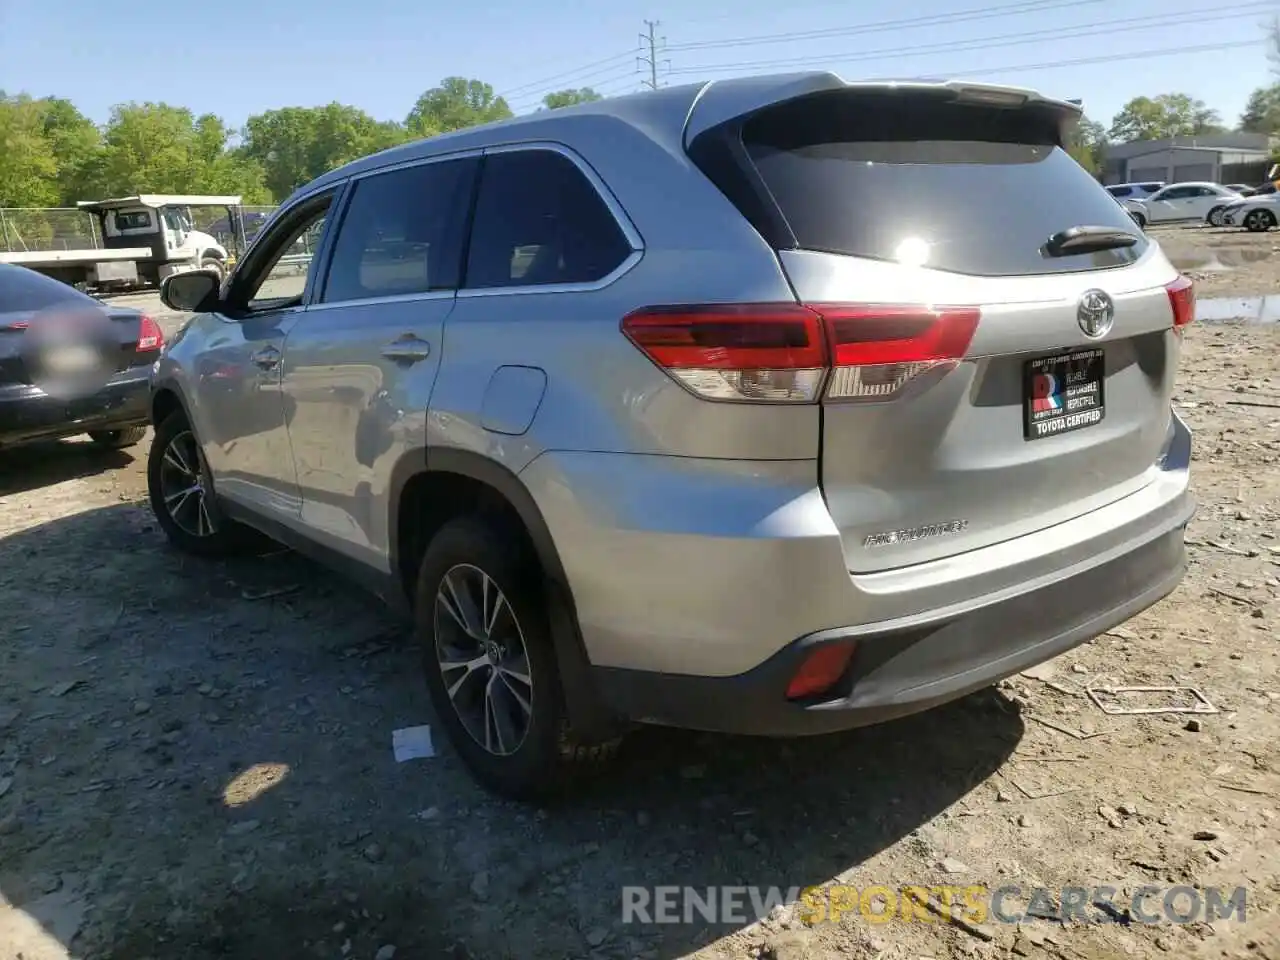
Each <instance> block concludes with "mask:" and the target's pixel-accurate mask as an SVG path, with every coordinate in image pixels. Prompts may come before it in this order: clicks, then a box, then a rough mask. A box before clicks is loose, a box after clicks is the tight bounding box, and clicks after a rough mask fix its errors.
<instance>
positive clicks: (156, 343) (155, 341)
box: [138, 313, 164, 353]
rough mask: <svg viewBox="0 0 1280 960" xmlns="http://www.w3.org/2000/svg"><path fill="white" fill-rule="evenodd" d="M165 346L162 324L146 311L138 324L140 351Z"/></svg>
mask: <svg viewBox="0 0 1280 960" xmlns="http://www.w3.org/2000/svg"><path fill="white" fill-rule="evenodd" d="M163 346H164V333H163V332H162V331H161V330H160V325H159V324H157V323H156V322H155V321H154V320H152V319H151V318H150V317H148V316H147V315H146V314H145V313H144V314H143V315H142V322H141V323H140V324H139V326H138V352H139V353H149V352H150V351H152V350H159V349H160V348H161V347H163Z"/></svg>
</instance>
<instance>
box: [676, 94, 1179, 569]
mask: <svg viewBox="0 0 1280 960" xmlns="http://www.w3.org/2000/svg"><path fill="white" fill-rule="evenodd" d="M1011 100H1013V101H1014V102H1012V103H1010V104H1009V105H1004V104H1001V103H999V102H998V101H997V102H996V103H991V102H986V100H985V95H984V96H982V97H978V96H975V97H974V98H972V99H967V98H964V97H961V96H958V95H957V94H955V93H954V91H952V92H946V91H933V92H928V91H916V92H912V91H906V92H903V91H898V92H888V91H883V90H881V91H879V92H875V91H868V90H866V89H862V90H858V91H854V90H835V91H827V92H823V93H819V94H811V95H808V96H804V97H800V98H795V99H792V100H788V101H786V102H783V103H779V104H775V105H773V106H769V107H766V108H764V109H762V110H759V111H758V112H756V113H754V115H753V116H751V117H750V118H749V119H748V120H747V121H746V122H741V123H739V124H738V125H737V127H738V129H737V136H739V137H740V142H741V143H742V145H743V147H744V152H745V155H746V156H745V163H744V164H743V167H742V169H745V170H746V172H747V174H748V175H749V176H750V177H754V178H758V181H757V182H758V183H759V184H760V185H761V187H762V188H763V190H762V191H760V192H761V193H764V194H766V195H767V196H768V197H769V198H771V200H772V207H771V208H770V212H768V213H761V212H760V210H759V209H757V210H756V211H755V212H754V213H749V214H748V215H749V216H752V215H754V216H755V217H756V218H757V221H758V222H759V223H760V225H761V228H762V230H763V231H764V232H766V234H768V235H769V236H770V237H771V239H772V240H773V242H774V245H775V247H777V248H778V249H779V256H780V259H781V261H782V264H783V266H784V268H785V270H786V272H787V274H788V276H789V277H790V279H791V282H792V284H793V286H794V289H795V291H796V294H797V297H798V299H799V300H800V301H801V302H803V303H805V304H809V305H811V306H813V307H814V309H816V310H817V311H818V312H819V313H820V314H822V315H823V316H824V318H825V326H826V329H827V332H828V337H829V340H830V341H831V352H832V355H833V362H834V364H835V369H834V371H833V373H832V375H831V379H830V381H829V384H828V387H827V391H826V394H825V399H824V401H823V418H822V424H823V425H822V450H821V458H820V471H821V484H822V489H823V493H824V495H825V497H826V500H827V504H828V507H829V509H830V511H831V514H832V516H833V517H834V519H835V521H836V523H837V525H838V526H839V528H840V531H841V534H842V538H843V541H844V548H845V555H846V559H847V561H848V565H849V569H850V570H852V571H856V572H865V571H873V570H880V569H887V568H893V567H900V566H904V565H908V564H913V563H919V562H922V561H928V560H934V559H938V558H940V557H944V556H949V555H954V554H959V553H962V552H964V551H966V550H971V549H974V548H977V547H982V546H985V545H989V544H993V543H997V542H999V541H1002V540H1007V539H1010V538H1013V537H1018V536H1023V535H1026V534H1029V533H1032V532H1034V531H1037V530H1041V529H1044V528H1047V527H1049V526H1051V525H1053V524H1057V523H1062V522H1065V521H1068V520H1070V519H1071V518H1073V517H1076V516H1079V515H1081V514H1083V513H1085V512H1087V511H1089V510H1093V509H1096V508H1098V507H1100V506H1102V505H1104V504H1106V503H1109V502H1112V501H1114V500H1117V499H1119V498H1121V497H1123V496H1125V495H1126V494H1129V493H1132V492H1134V491H1136V490H1137V489H1139V488H1141V487H1142V486H1143V485H1145V484H1146V483H1148V482H1149V481H1150V480H1151V479H1152V477H1153V476H1154V473H1153V470H1154V468H1153V464H1154V463H1155V461H1156V460H1157V458H1158V457H1159V454H1160V451H1161V449H1162V447H1163V444H1164V441H1165V436H1166V431H1167V428H1168V424H1169V403H1170V396H1171V390H1172V383H1173V375H1174V368H1175V363H1176V346H1177V343H1178V339H1177V337H1176V336H1175V334H1174V332H1173V330H1172V326H1173V323H1172V316H1173V311H1172V308H1171V301H1170V294H1169V292H1168V291H1167V289H1166V285H1167V284H1169V283H1170V282H1172V281H1175V280H1176V279H1177V274H1176V272H1175V271H1174V270H1173V268H1172V267H1171V266H1170V265H1169V264H1168V262H1167V261H1166V260H1165V259H1164V257H1163V255H1162V254H1161V253H1160V252H1159V249H1158V247H1157V246H1156V245H1155V244H1153V243H1150V242H1149V241H1148V240H1147V239H1146V238H1145V236H1144V235H1143V233H1142V231H1141V230H1139V229H1137V228H1136V226H1135V225H1134V223H1133V222H1132V220H1131V219H1130V218H1129V217H1128V216H1126V215H1125V212H1124V210H1123V209H1121V208H1120V206H1119V205H1118V204H1117V203H1116V202H1115V201H1114V200H1113V199H1112V198H1111V197H1109V196H1108V195H1107V192H1106V191H1105V190H1104V189H1103V188H1102V187H1101V186H1100V185H1099V184H1098V183H1097V182H1096V181H1095V180H1094V179H1093V178H1092V177H1091V176H1090V175H1089V174H1088V173H1086V172H1085V171H1084V170H1083V169H1082V168H1081V167H1080V166H1079V165H1078V164H1076V162H1075V161H1074V160H1072V159H1071V157H1070V156H1069V155H1068V154H1067V153H1065V152H1064V151H1063V150H1062V149H1061V148H1060V147H1059V146H1057V143H1058V142H1059V138H1060V137H1061V129H1060V122H1061V119H1062V115H1061V112H1060V111H1061V108H1060V107H1059V108H1054V107H1052V106H1051V105H1036V104H1034V103H1032V104H1029V105H1021V106H1019V105H1017V102H1016V98H1011ZM691 152H692V153H693V154H694V155H695V157H696V156H698V154H699V150H698V149H697V145H696V144H695V145H694V146H693V147H691ZM728 192H729V193H730V194H731V196H734V197H737V198H739V203H740V206H743V205H744V204H743V203H742V200H741V198H742V197H743V196H744V193H743V192H742V190H741V187H740V186H739V187H730V189H729V191H728ZM755 195H756V196H759V195H760V193H757V194H755ZM1027 197H1034V198H1035V200H1034V202H1027V201H1026V200H1025V198H1027ZM1016 198H1023V199H1016ZM761 209H763V208H761ZM1072 227H1095V228H1102V230H1103V232H1105V231H1106V230H1110V231H1112V232H1113V233H1119V234H1128V235H1129V239H1127V240H1126V239H1125V238H1124V237H1121V239H1120V242H1119V243H1118V244H1117V245H1111V246H1107V247H1105V248H1094V249H1092V250H1089V251H1087V252H1076V253H1072V252H1070V249H1071V248H1070V247H1068V248H1067V249H1066V251H1065V252H1064V250H1063V249H1061V248H1057V247H1055V246H1054V245H1053V244H1050V243H1049V242H1048V241H1049V240H1050V238H1051V237H1053V236H1054V235H1055V234H1059V233H1060V232H1061V231H1064V230H1067V229H1069V228H1072ZM1075 249H1079V247H1076V248H1075Z"/></svg>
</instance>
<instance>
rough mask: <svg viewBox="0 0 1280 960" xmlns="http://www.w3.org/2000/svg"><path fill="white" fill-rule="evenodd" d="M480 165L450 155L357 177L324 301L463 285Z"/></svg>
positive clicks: (326, 284)
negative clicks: (467, 231) (465, 249)
mask: <svg viewBox="0 0 1280 960" xmlns="http://www.w3.org/2000/svg"><path fill="white" fill-rule="evenodd" d="M478 165H479V161H477V160H475V159H474V158H468V159H463V160H443V161H440V162H438V163H427V164H423V165H421V166H416V167H407V168H404V169H401V170H393V171H391V172H390V173H379V174H375V175H373V176H370V177H366V178H364V179H362V180H359V181H357V182H356V185H355V191H354V193H353V194H352V196H351V201H350V203H348V204H347V211H346V213H345V214H344V215H343V217H342V222H341V224H340V225H339V227H338V234H337V237H336V238H335V240H334V244H333V256H332V258H331V259H330V266H329V276H328V279H327V280H326V281H325V289H324V296H323V297H322V298H321V299H322V300H323V302H325V303H338V302H341V301H343V300H360V299H363V298H365V297H394V296H403V295H405V294H413V293H426V292H428V291H431V290H454V289H456V288H457V286H458V280H459V274H460V273H461V271H462V245H463V233H464V230H465V227H466V218H467V210H468V208H469V207H470V205H471V187H472V183H473V181H474V178H475V174H476V168H477V167H478Z"/></svg>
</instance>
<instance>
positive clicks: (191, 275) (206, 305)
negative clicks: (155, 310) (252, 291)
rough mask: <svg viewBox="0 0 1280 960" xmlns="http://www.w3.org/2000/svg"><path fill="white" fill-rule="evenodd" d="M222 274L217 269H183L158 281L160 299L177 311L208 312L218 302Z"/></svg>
mask: <svg viewBox="0 0 1280 960" xmlns="http://www.w3.org/2000/svg"><path fill="white" fill-rule="evenodd" d="M221 283H222V276H221V274H219V273H218V271H217V270H184V271H183V272H182V273H174V274H170V275H169V276H167V277H165V278H164V280H163V281H162V282H161V283H160V300H161V302H162V303H164V305H165V306H166V307H168V308H169V309H170V310H176V311H177V312H179V313H208V312H210V311H211V310H213V309H215V308H216V307H217V304H218V288H219V286H221Z"/></svg>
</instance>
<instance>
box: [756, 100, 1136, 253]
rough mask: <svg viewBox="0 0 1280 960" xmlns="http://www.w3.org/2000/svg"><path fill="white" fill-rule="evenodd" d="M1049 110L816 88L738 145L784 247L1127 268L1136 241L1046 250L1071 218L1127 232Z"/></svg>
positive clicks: (773, 112)
mask: <svg viewBox="0 0 1280 960" xmlns="http://www.w3.org/2000/svg"><path fill="white" fill-rule="evenodd" d="M1057 138H1058V129H1057V119H1056V117H1055V116H1054V114H1052V113H1051V112H1049V111H1048V110H1044V111H1041V110H1037V109H1035V108H1023V109H1019V110H1009V109H1000V108H993V107H989V106H979V105H970V104H959V103H955V102H952V101H945V100H941V99H934V98H931V97H920V96H917V97H912V98H910V99H905V98H903V97H902V96H892V95H884V96H878V95H868V94H860V95H850V94H849V93H847V92H845V91H837V92H834V93H832V94H828V93H823V94H817V95H814V96H810V97H805V98H802V99H799V100H794V101H789V102H788V103H785V104H781V105H778V106H776V107H771V108H768V109H766V110H764V111H761V112H760V113H759V114H756V115H755V116H754V117H752V118H751V119H750V120H748V121H747V123H746V124H745V125H744V127H743V129H742V144H743V147H744V148H745V150H746V153H747V155H748V157H749V158H750V160H751V162H752V163H753V164H754V166H755V168H756V170H757V171H758V173H759V176H760V178H761V179H762V180H763V182H764V185H765V187H766V188H767V190H768V192H769V193H770V194H771V195H772V198H773V201H774V202H775V203H776V205H777V207H778V209H779V212H780V213H781V215H782V217H783V219H784V220H785V223H786V225H787V227H789V229H790V232H791V234H792V235H793V237H794V240H795V245H796V246H798V247H800V248H803V249H807V250H821V251H827V252H831V253H840V254H846V255H849V256H857V257H868V258H871V259H876V260H888V261H901V260H904V259H906V258H907V257H909V258H910V262H912V263H917V264H922V265H924V266H928V267H933V268H936V269H939V270H949V271H953V272H957V273H966V274H976V275H982V276H1011V275H1025V274H1036V273H1060V272H1066V271H1074V270H1087V269H1093V268H1098V267H1109V266H1118V265H1121V264H1124V263H1129V262H1131V261H1133V260H1135V259H1137V257H1138V256H1139V255H1140V254H1141V253H1142V252H1143V250H1145V249H1146V240H1145V238H1144V237H1142V236H1141V234H1140V233H1139V234H1138V243H1137V244H1136V245H1135V246H1133V247H1127V248H1118V249H1114V250H1105V251H1100V252H1093V253H1083V254H1077V255H1074V256H1064V257H1050V256H1047V255H1046V253H1045V252H1044V246H1045V242H1046V241H1047V240H1048V239H1049V238H1050V237H1051V236H1053V235H1054V234H1056V233H1058V232H1060V231H1062V230H1065V229H1068V228H1070V227H1076V226H1107V227H1114V228H1116V229H1118V230H1123V231H1125V232H1127V233H1131V234H1133V233H1136V231H1135V230H1134V226H1133V221H1132V220H1131V219H1130V218H1129V216H1128V214H1126V213H1125V211H1124V210H1123V209H1121V207H1120V206H1119V205H1118V204H1117V203H1116V202H1115V201H1114V200H1113V199H1112V198H1111V197H1109V196H1107V192H1106V190H1104V189H1103V188H1102V186H1101V185H1099V183H1098V182H1097V181H1096V180H1095V179H1093V177H1091V176H1090V175H1089V174H1088V173H1086V172H1085V171H1084V169H1083V168H1081V167H1080V165H1079V164H1077V163H1076V162H1075V161H1074V160H1073V159H1071V157H1070V156H1069V155H1068V154H1067V153H1066V152H1065V151H1063V150H1062V149H1061V148H1060V147H1058V146H1056V140H1057Z"/></svg>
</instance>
